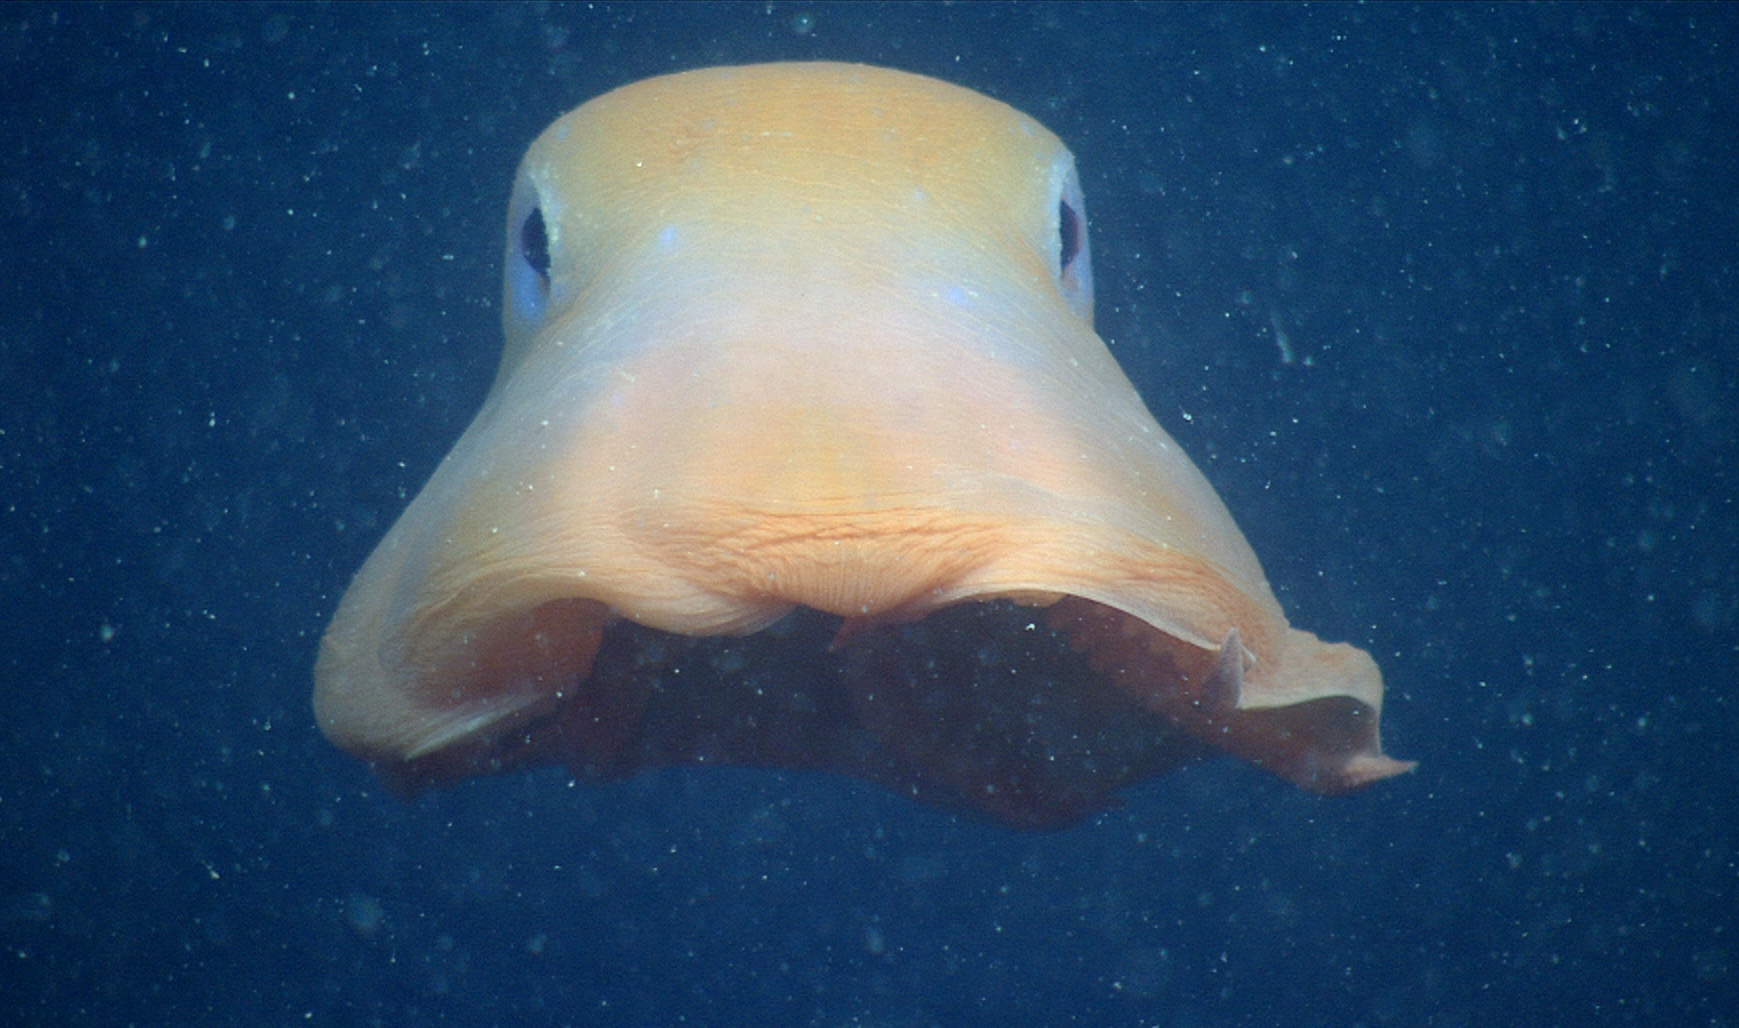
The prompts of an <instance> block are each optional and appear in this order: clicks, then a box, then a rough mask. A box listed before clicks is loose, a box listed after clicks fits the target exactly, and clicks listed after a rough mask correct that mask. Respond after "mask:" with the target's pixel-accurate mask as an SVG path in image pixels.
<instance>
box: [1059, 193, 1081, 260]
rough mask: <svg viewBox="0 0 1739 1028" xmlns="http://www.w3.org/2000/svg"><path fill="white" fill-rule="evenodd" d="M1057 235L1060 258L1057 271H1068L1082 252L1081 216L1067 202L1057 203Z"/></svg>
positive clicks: (1060, 201)
mask: <svg viewBox="0 0 1739 1028" xmlns="http://www.w3.org/2000/svg"><path fill="white" fill-rule="evenodd" d="M1057 235H1058V239H1057V243H1058V246H1059V249H1058V256H1059V258H1060V259H1059V260H1058V261H1057V270H1058V271H1067V270H1069V265H1070V264H1072V263H1073V262H1074V260H1075V257H1076V256H1077V255H1079V254H1080V252H1081V216H1080V215H1079V214H1076V213H1075V208H1073V207H1070V206H1069V202H1068V201H1067V200H1059V201H1057Z"/></svg>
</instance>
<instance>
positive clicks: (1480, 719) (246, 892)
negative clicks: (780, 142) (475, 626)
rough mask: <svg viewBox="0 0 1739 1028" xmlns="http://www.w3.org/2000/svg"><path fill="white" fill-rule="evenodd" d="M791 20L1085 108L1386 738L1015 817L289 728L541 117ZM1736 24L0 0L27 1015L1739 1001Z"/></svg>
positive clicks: (1108, 309)
mask: <svg viewBox="0 0 1739 1028" xmlns="http://www.w3.org/2000/svg"><path fill="white" fill-rule="evenodd" d="M811 57H826V58H838V59H851V60H863V61H870V62H875V63H881V64H887V65H891V66H895V67H899V68H905V69H910V70H914V71H919V72H925V73H929V74H932V75H937V76H941V77H943V78H946V79H949V80H951V81H954V82H957V83H960V84H962V85H966V86H970V87H972V88H975V89H978V90H981V91H984V92H986V93H989V94H991V95H993V96H996V97H998V98H1000V99H1003V100H1005V101H1007V102H1009V103H1010V104H1013V105H1014V106H1016V107H1018V108H1020V109H1022V110H1025V111H1027V112H1030V113H1031V114H1033V115H1035V116H1037V117H1038V118H1040V119H1041V120H1043V121H1044V122H1046V123H1047V124H1048V125H1050V126H1051V127H1052V128H1053V129H1055V130H1056V131H1057V132H1058V133H1059V134H1060V135H1061V136H1062V137H1063V138H1064V139H1065V140H1066V141H1067V142H1068V143H1069V144H1070V145H1071V146H1072V147H1073V148H1074V150H1075V152H1076V154H1077V155H1078V158H1079V161H1080V166H1081V170H1082V176H1083V179H1084V182H1085V184H1086V189H1087V195H1088V208H1089V215H1090V217H1091V220H1092V231H1093V233H1094V244H1095V248H1096V251H1097V252H1096V255H1095V261H1096V266H1097V271H1098V275H1099V280H1098V287H1099V297H1100V314H1099V328H1100V331H1101V333H1102V334H1103V335H1104V336H1105V337H1106V339H1107V340H1109V341H1110V342H1111V343H1112V345H1113V349H1114V351H1115V352H1116V354H1117V355H1118V357H1119V359H1120V360H1121V361H1122V362H1123V364H1124V366H1125V367H1126V368H1127V369H1128V371H1129V373H1130V376H1131V377H1132V378H1133V379H1134V381H1135V382H1136V384H1137V385H1138V386H1139V387H1140V388H1141V390H1142V391H1143V393H1144V395H1145V396H1146V398H1147V400H1148V402H1149V403H1150V405H1151V406H1152V408H1153V409H1154V411H1155V413H1156V415H1157V416H1158V418H1159V420H1160V421H1161V422H1162V423H1163V424H1165V425H1166V427H1167V428H1169V429H1170V430H1171V431H1172V432H1173V433H1174V434H1175V435H1176V436H1177V437H1178V439H1179V440H1180V441H1181V442H1182V443H1183V444H1184V446H1185V447H1186V449H1188V451H1189V452H1190V453H1191V454H1192V455H1193V456H1194V458H1195V460H1196V461H1197V463H1198V464H1200V465H1201V467H1202V468H1203V470H1204V471H1205V472H1206V473H1207V475H1208V477H1209V478H1210V479H1211V480H1212V481H1213V482H1214V484H1215V485H1216V486H1217V487H1218V489H1219V490H1220V492H1221V495H1222V496H1223V497H1224V498H1225V500H1226V502H1227V504H1228V505H1229V506H1230V507H1231V509H1232V511H1233V512H1234V514H1235V515H1236V516H1237V519H1238V521H1239V523H1240V524H1241V525H1242V527H1243V529H1244V531H1245V532H1246V534H1247V535H1248V536H1249V538H1250V541H1251V542H1252V544H1253V545H1254V546H1255V548H1256V550H1257V552H1258V553H1260V554H1261V556H1262V558H1263V560H1264V563H1265V565H1266V568H1267V570H1268V573H1269V576H1270V578H1271V579H1272V580H1273V583H1274V585H1275V588H1276V590H1277V592H1278V593H1279V595H1280V598H1281V600H1282V602H1283V603H1284V604H1285V605H1286V607H1287V609H1288V611H1289V612H1290V613H1291V615H1292V617H1293V620H1294V621H1295V622H1296V623H1298V624H1301V625H1303V626H1306V627H1308V628H1311V629H1313V630H1315V631H1317V632H1320V633H1321V634H1323V635H1324V636H1325V637H1329V638H1341V639H1349V640H1351V641H1353V642H1355V643H1357V644H1359V645H1361V646H1365V647H1368V648H1369V649H1371V650H1372V651H1373V652H1374V653H1375V654H1376V655H1377V657H1378V659H1379V661H1380V662H1381V663H1382V665H1383V668H1384V671H1385V672H1386V674H1387V678H1388V682H1389V688H1390V692H1389V706H1388V710H1387V712H1386V724H1385V728H1386V736H1387V742H1388V744H1389V748H1390V749H1391V751H1392V752H1394V753H1396V754H1397V755H1399V756H1403V757H1410V758H1417V759H1418V760H1420V761H1421V766H1420V769H1419V771H1418V772H1417V773H1416V774H1414V775H1412V776H1409V777H1405V778H1402V779H1399V780H1396V781H1392V782H1387V783H1384V784H1382V785H1380V786H1378V787H1376V788H1373V789H1371V790H1369V791H1367V792H1364V793H1361V794H1358V795H1356V796H1352V797H1348V798H1340V799H1320V798H1316V797H1311V796H1307V795H1304V794H1302V793H1299V792H1297V791H1295V790H1293V789H1292V788H1290V787H1288V786H1286V785H1284V784H1282V783H1280V782H1278V781H1276V780H1274V779H1272V778H1270V777H1268V776H1266V775H1264V774H1262V773H1260V772H1258V771H1256V770H1253V769H1251V768H1249V767H1246V766H1243V765H1240V764H1238V763H1235V762H1232V761H1229V760H1222V761H1214V762H1210V763H1207V764H1204V765H1200V766H1197V767H1193V768H1191V769H1188V770H1186V771H1184V772H1182V773H1179V774H1176V775H1174V776H1172V777H1170V778H1167V779H1163V780H1160V781H1156V782H1153V783H1150V784H1148V785H1144V786H1142V787H1140V788H1138V789H1135V790H1132V791H1131V792H1130V793H1129V795H1128V796H1127V803H1126V805H1125V806H1123V807H1122V808H1121V809H1118V810H1115V811H1113V812H1110V813H1107V814H1105V815H1103V816H1100V817H1096V818H1094V819H1092V820H1091V821H1090V822H1088V823H1086V824H1083V825H1081V826H1079V827H1077V828H1073V829H1070V830H1067V831H1063V832H1060V833H1055V834H1044V835H1031V834H1021V833H1016V832H1011V831H1009V830H1006V829H1003V828H1000V827H997V826H994V825H988V824H983V823H979V822H976V821H971V820H963V819H959V818H956V817H954V816H951V815H948V814H945V813H940V812H937V811H934V810H930V809H927V808H922V807H917V806H914V805H911V804H909V803H907V802H905V801H903V800H900V799H898V798H896V797H893V796H890V795H887V794H884V793H882V792H880V791H878V790H876V789H874V788H872V787H869V786H865V785H861V784H858V783H856V782H853V781H849V780H843V779H837V778H830V777H820V776H809V775H800V774H799V775H793V774H777V773H772V772H755V771H740V770H738V771H704V772H690V771H682V772H676V771H670V772H663V773H658V774H652V775H647V776H644V777H642V778H639V779H636V780H634V781H631V782H628V783H625V784H621V785H617V786H611V787H603V788H594V787H573V786H571V785H570V783H569V782H568V780H567V777H566V776H565V775H564V774H562V773H560V772H559V771H556V770H553V769H552V770H550V771H547V772H543V773H538V774H531V775H525V776H519V777H513V778H507V779H501V780H494V781H487V782H478V783H474V784H469V785H466V786H463V787H461V788H457V789H454V790H452V791H449V792H446V793H442V794H439V795H434V796H430V797H427V798H424V799H421V800H418V801H416V802H413V803H410V804H404V803H401V802H399V801H397V800H395V799H393V798H391V797H389V796H387V795H385V794H383V792H382V791H381V790H380V789H379V788H378V787H377V785H376V784H375V783H374V782H373V781H372V780H371V778H370V777H369V775H368V774H367V772H366V769H365V768H364V767H363V766H362V765H361V764H359V763H357V762H356V761H354V760H352V759H350V758H348V757H346V756H344V755H342V754H340V753H338V752H336V751H335V750H333V749H332V748H331V747H330V746H329V745H328V744H327V743H326V742H325V741H324V740H323V739H322V738H321V737H320V736H319V734H318V732H317V731H316V730H315V727H314V725H313V722H312V717H311V715H310V712H309V707H308V695H309V688H310V667H311V665H312V661H313V657H314V650H315V644H316V641H317V638H318V635H319V633H320V631H321V629H322V627H323V626H324V624H325V621H326V619H327V618H328V617H329V615H330V614H331V611H332V608H333V605H334V603H335V602H336V600H337V597H338V595H339V594H340V592H341V590H342V589H343V587H344V585H345V584H346V582H347V581H348V579H349V576H350V575H351V574H352V573H353V572H354V571H355V570H356V568H357V567H358V566H359V564H360V563H361V561H362V559H363V557H364V556H366V554H367V553H368V551H369V550H370V549H371V548H372V547H373V545H374V543H375V542H376V540H377V539H378V538H379V536H380V535H381V533H382V532H383V531H384V530H385V528H386V527H387V525H388V524H390V522H391V521H392V520H393V518H394V517H396V516H397V513H398V512H399V510H401V509H402V507H403V505H404V504H405V503H406V502H407V500H408V498H409V497H410V496H411V495H412V493H413V492H414V491H415V490H416V489H417V488H418V487H419V486H420V485H421V483H422V482H423V481H424V480H425V478H426V477H427V476H428V475H429V473H430V471H431V470H432V469H433V467H434V465H435V463H436V462H437V461H438V460H439V459H440V457H441V456H442V455H443V454H444V453H445V451H446V449H447V447H448V446H449V444H450V443H451V442H452V440H453V439H454V438H455V437H456V436H457V435H458V433H459V431H460V430H461V429H462V428H463V427H464V425H465V424H466V422H467V421H468V420H469V418H470V416H471V414H472V412H473V411H474V409H475V408H476V406H477V404H478V403H479V401H480V400H481V398H482V395H483V393H484V390H485V389H486V388H487V385H488V383H489V380H490V377H491V375H492V373H493V367H494V362H495V359H496V356H497V352H498V346H499V339H500V335H499V327H498V318H499V306H498V303H499V301H498V296H499V285H498V276H499V274H500V255H499V247H500V243H499V239H500V235H501V231H502V221H503V218H504V212H505V204H506V199H507V188H508V184H509V179H510V176H511V174H512V171H513V168H514V165H515V164H516V162H517V161H518V159H519V156H520V154H521V152H522V150H523V148H524V147H525V145H526V144H527V143H528V142H529V141H530V140H531V139H532V138H533V137H534V136H535V135H536V134H537V133H538V131H539V130H541V129H542V128H543V126H544V125H545V124H546V123H547V122H549V121H550V120H551V119H552V118H554V117H555V116H556V115H557V114H560V113H561V112H563V111H565V110H567V109H569V108H570V107H573V106H574V105H576V104H578V103H580V102H581V101H583V100H586V99H588V98H590V97H592V96H594V95H596V94H598V93H600V92H602V91H604V90H606V89H608V88H610V87H613V86H617V85H620V84H623V83H626V82H630V81H633V80H635V79H639V78H643V77H646V76H649V75H653V74H656V73H661V72H668V71H675V70H679V69H685V68H692V67H698V66H703V65H709V64H715V63H743V62H750V61H760V60H769V59H788V58H811ZM1736 72H1739V8H1736V7H1734V6H1727V7H1714V6H1700V7H1672V6H1658V5H1653V4H1641V5H1620V4H1602V5H1594V6H1550V7H1521V6H1499V7H1472V6H1468V7H1460V6H1447V5H1435V4H1433V5H1426V6H1423V7H1413V6H1403V5H1379V6H1375V7H1341V6H1330V7H1270V6H1255V7H1244V6H1222V5H1210V6H1191V7H1145V6H1131V7H1113V6H1109V5H1094V6H1087V7H1077V6H1054V5H1039V4H1035V5H1030V6H1027V5H1022V6H1002V5H993V4H962V5H956V6H949V7H941V6H936V7H908V6H884V5H870V4H865V5H856V6H850V7H832V6H825V5H814V6H803V5H787V4H782V3H780V4H762V3H756V4H708V5H686V6H682V7H679V8H669V7H665V8H646V7H640V6H618V5H609V4H597V5H583V6H576V7H557V6H543V5H532V6H513V7H486V6H447V7H438V8H428V7H407V6H377V5H362V4H349V5H336V6H325V7H304V6H278V7H273V6H265V5H237V6H187V7H167V6H156V5H150V6H140V7H133V6H98V5H85V4H77V5H67V6H59V7H55V6H36V7H31V6H20V5H13V6H8V7H6V8H4V10H3V12H0V607H3V611H4V617H3V618H0V688H3V689H4V700H5V702H4V706H3V707H0V711H3V712H4V717H3V719H0V740H3V742H0V1020H5V1021H6V1022H8V1023H14V1024H30V1025H93V1026H94V1025H104V1026H108V1025H122V1024H138V1025H177V1026H184V1025H208V1024H209V1025H250V1026H256V1025H316V1026H317V1025H374V1024H380V1025H391V1026H397V1028H410V1026H418V1025H467V1026H469V1025H645V1026H672V1025H677V1024H689V1025H744V1024H759V1025H815V1026H850V1025H859V1026H868V1025H885V1026H928V1025H997V1026H1005V1025H1010V1024H1015V1025H1021V1024H1030V1025H1130V1026H1135V1025H1142V1026H1179V1028H1184V1026H1217V1025H1288V1026H1295V1025H1372V1026H1375V1025H1409V1026H1411V1025H1447V1026H1462V1025H1468V1026H1488V1025H1511V1024H1513V1025H1588V1024H1615V1023H1636V1024H1649V1025H1667V1024H1675V1025H1677V1024H1682V1025H1731V1024H1734V1023H1739V870H1736V862H1739V787H1736V785H1735V779H1736V776H1739V726H1736V725H1735V712H1736V705H1739V704H1736V693H1739V657H1736V644H1739V570H1736V569H1739V509H1736V507H1739V504H1736V502H1735V499H1736V497H1739V488H1736V482H1735V474H1734V462H1735V458H1736V455H1739V450H1736V439H1739V302H1736V300H1735V297H1736V296H1739V210H1736V207H1739V199H1736V198H1739V102H1736V99H1735V98H1736V96H1739V92H1736V90H1735V88H1734V83H1735V81H1736V74H1735V73H1736ZM1282 335H1283V336H1284V339H1285V347H1282V346H1281V345H1280V339H1281V336H1282ZM1287 351H1289V353H1290V358H1291V359H1290V360H1287V359H1284V358H1285V357H1286V356H1287Z"/></svg>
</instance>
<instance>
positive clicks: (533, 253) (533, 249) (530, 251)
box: [519, 207, 549, 285]
mask: <svg viewBox="0 0 1739 1028" xmlns="http://www.w3.org/2000/svg"><path fill="white" fill-rule="evenodd" d="M519 253H520V256H522V257H524V258H525V263H526V264H528V265H530V266H531V270H533V271H535V272H537V274H538V277H539V278H541V279H543V281H544V284H545V285H548V284H549V233H548V232H546V231H545V230H544V227H543V210H542V208H536V207H534V208H532V211H531V215H530V217H527V218H526V219H525V224H524V225H523V226H522V227H521V228H520V230H519Z"/></svg>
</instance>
